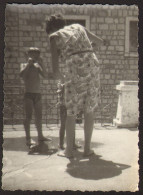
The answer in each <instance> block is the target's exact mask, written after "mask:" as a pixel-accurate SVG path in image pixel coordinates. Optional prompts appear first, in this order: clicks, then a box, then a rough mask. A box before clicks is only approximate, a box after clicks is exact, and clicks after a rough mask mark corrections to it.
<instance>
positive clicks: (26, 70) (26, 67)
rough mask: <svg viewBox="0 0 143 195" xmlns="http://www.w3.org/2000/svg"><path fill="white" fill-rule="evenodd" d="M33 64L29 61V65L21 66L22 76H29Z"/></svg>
mask: <svg viewBox="0 0 143 195" xmlns="http://www.w3.org/2000/svg"><path fill="white" fill-rule="evenodd" d="M32 64H33V62H32V59H30V58H29V59H28V63H24V64H21V65H20V76H21V77H24V76H26V75H27V73H28V71H29V68H30V67H31V66H32Z"/></svg>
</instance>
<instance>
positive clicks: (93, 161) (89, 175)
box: [66, 151, 130, 180]
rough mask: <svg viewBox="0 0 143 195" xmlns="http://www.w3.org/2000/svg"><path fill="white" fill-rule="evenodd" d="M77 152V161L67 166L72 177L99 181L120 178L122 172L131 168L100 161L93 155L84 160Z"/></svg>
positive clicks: (98, 157) (71, 161)
mask: <svg viewBox="0 0 143 195" xmlns="http://www.w3.org/2000/svg"><path fill="white" fill-rule="evenodd" d="M78 153H80V152H79V151H77V154H76V157H77V158H76V159H74V160H70V163H69V164H68V165H67V170H66V171H67V173H69V174H70V175H71V176H72V177H75V178H82V179H87V180H88V179H90V180H99V179H106V178H112V177H115V176H118V175H120V174H121V173H122V170H124V169H127V168H129V167H130V166H129V165H125V164H119V163H114V162H112V161H107V160H104V159H100V157H101V156H99V155H96V154H94V155H92V156H90V157H89V158H83V157H82V156H81V154H78Z"/></svg>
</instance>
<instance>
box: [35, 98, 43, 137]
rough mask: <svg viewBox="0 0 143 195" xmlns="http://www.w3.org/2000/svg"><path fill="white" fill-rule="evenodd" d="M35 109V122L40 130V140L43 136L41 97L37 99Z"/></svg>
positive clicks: (38, 130)
mask: <svg viewBox="0 0 143 195" xmlns="http://www.w3.org/2000/svg"><path fill="white" fill-rule="evenodd" d="M34 110H35V124H36V128H37V132H38V140H40V139H42V138H43V133H42V102H41V98H40V99H39V100H37V101H35V104H34Z"/></svg>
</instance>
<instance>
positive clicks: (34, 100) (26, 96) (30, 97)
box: [24, 93, 41, 104]
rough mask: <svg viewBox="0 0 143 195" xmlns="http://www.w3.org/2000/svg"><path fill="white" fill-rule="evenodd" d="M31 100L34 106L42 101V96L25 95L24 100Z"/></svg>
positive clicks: (36, 94)
mask: <svg viewBox="0 0 143 195" xmlns="http://www.w3.org/2000/svg"><path fill="white" fill-rule="evenodd" d="M26 99H30V100H32V102H33V103H34V104H36V103H38V102H39V101H41V94H40V93H25V94H24V100H26Z"/></svg>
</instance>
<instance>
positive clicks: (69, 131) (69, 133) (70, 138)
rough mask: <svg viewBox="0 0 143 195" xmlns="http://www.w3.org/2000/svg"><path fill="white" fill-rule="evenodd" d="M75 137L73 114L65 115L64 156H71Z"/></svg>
mask: <svg viewBox="0 0 143 195" xmlns="http://www.w3.org/2000/svg"><path fill="white" fill-rule="evenodd" d="M74 137H75V116H67V120H66V142H67V148H66V156H67V157H72V156H73V143H74Z"/></svg>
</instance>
